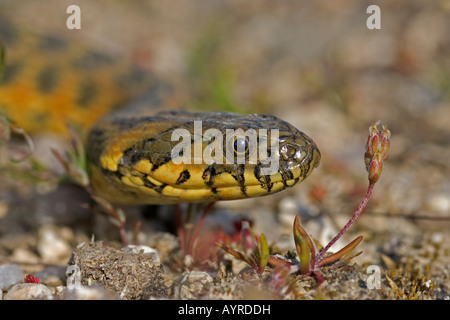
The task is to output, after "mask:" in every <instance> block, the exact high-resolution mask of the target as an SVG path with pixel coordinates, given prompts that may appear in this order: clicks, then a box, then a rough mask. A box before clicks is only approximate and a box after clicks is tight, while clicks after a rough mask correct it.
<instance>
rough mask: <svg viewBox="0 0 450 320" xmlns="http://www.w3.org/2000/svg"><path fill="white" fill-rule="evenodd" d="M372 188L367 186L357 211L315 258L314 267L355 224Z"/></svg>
mask: <svg viewBox="0 0 450 320" xmlns="http://www.w3.org/2000/svg"><path fill="white" fill-rule="evenodd" d="M373 186H374V184H373V183H370V184H369V187H368V188H367V191H366V194H365V196H364V199H363V201H362V202H361V203H360V205H359V207H358V209H357V210H356V211H355V213H354V214H353V216H352V217H351V219H350V220H349V221H348V222H347V224H346V225H345V226H344V228H342V230H341V231H340V232H339V233H338V234H337V235H336V236H335V237H334V238H333V239H332V240H331V241H330V242H329V243H328V244H327V245H326V246H325V248H324V249H323V250H322V251H321V252H320V254H319V255H318V256H317V257H316V259H315V263H314V264H315V266H316V267H317V265H318V263H319V262H320V260H322V258H323V256H324V254H325V253H326V252H327V251H328V250H329V249H330V247H331V246H332V245H333V244H334V243H335V242H336V241H338V240H339V239H340V238H341V237H342V235H343V234H344V233H345V232H346V231H347V229H348V228H350V226H351V225H352V224H353V222H355V220H356V219H357V218H358V217H359V216H360V215H361V213H362V211H363V210H364V208H365V207H366V205H367V202H368V201H369V198H370V195H371V194H372V191H373Z"/></svg>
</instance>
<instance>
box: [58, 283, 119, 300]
mask: <svg viewBox="0 0 450 320" xmlns="http://www.w3.org/2000/svg"><path fill="white" fill-rule="evenodd" d="M57 292H58V294H60V295H62V296H63V297H64V300H120V297H119V295H118V294H117V293H115V292H113V291H111V290H107V289H105V288H103V287H100V286H98V285H93V286H83V285H82V286H80V287H79V288H77V289H67V287H58V288H57Z"/></svg>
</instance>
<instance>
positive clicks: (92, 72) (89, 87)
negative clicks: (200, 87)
mask: <svg viewBox="0 0 450 320" xmlns="http://www.w3.org/2000/svg"><path fill="white" fill-rule="evenodd" d="M0 43H1V44H2V46H3V51H4V52H5V56H6V59H5V61H4V72H3V74H2V77H1V82H0V108H1V109H2V110H4V112H6V113H7V114H8V115H9V116H10V117H11V118H13V119H14V120H15V121H16V123H17V125H18V126H20V127H23V128H24V129H26V130H27V131H28V132H30V133H35V132H38V131H45V130H48V131H52V132H58V133H60V134H64V132H65V130H66V124H67V123H70V124H71V125H72V126H74V127H75V128H86V127H91V129H90V130H89V131H88V134H87V135H86V139H85V140H86V142H85V144H86V152H87V163H88V169H89V174H90V180H91V183H92V187H93V189H94V190H95V192H96V193H97V194H98V195H100V196H101V197H103V198H105V199H106V200H108V201H110V202H111V203H113V204H118V205H134V204H171V203H172V204H173V203H181V202H206V201H208V202H209V201H216V200H233V199H244V198H251V197H256V196H262V195H268V194H273V193H276V192H279V191H282V190H284V189H286V188H289V187H292V186H293V185H295V184H296V183H297V182H300V181H302V180H303V179H305V178H306V177H307V176H308V175H309V174H310V173H311V172H312V171H313V169H314V168H315V167H317V166H318V165H319V162H320V152H319V149H318V148H317V146H316V144H315V143H314V141H313V140H312V139H311V138H309V137H308V136H307V135H306V134H305V133H303V132H301V131H299V130H298V129H296V128H295V127H294V126H292V125H291V124H289V123H288V122H286V121H283V120H281V119H279V118H277V117H275V116H272V115H264V114H250V115H244V114H238V113H231V112H200V111H188V110H183V108H182V105H181V104H180V103H179V102H178V101H177V100H176V99H174V98H173V92H172V90H171V89H170V87H168V86H166V85H164V84H162V83H161V82H160V81H159V80H155V78H154V77H153V76H148V75H146V74H145V73H143V72H142V71H140V70H139V69H137V68H135V67H134V66H130V65H129V64H126V63H124V62H123V61H121V60H120V59H115V58H112V57H110V56H108V55H106V54H103V53H98V52H96V51H91V50H86V49H85V48H83V47H81V46H79V45H77V44H74V43H72V42H70V41H67V40H65V39H64V38H61V37H59V36H53V35H33V36H26V37H25V36H24V35H23V34H22V32H21V31H19V30H18V29H17V28H15V26H14V25H13V24H12V23H10V22H8V20H7V19H0ZM68 52H70V54H68ZM133 98H134V100H133ZM119 107H121V108H119ZM111 110H112V111H111ZM102 115H103V116H102ZM195 122H197V123H199V122H201V125H202V131H201V133H204V132H206V131H207V130H208V129H215V130H216V132H219V134H221V135H222V137H219V138H222V139H220V140H221V142H219V144H215V145H216V146H223V148H219V149H216V150H215V152H216V153H217V154H215V156H217V157H215V158H214V159H216V160H219V161H214V162H212V163H211V162H208V163H207V162H206V161H200V162H199V161H196V159H194V156H196V154H195V150H196V149H195V148H196V147H197V148H198V146H201V154H204V152H205V149H206V148H211V142H212V141H216V140H215V139H218V138H217V136H216V137H215V139H210V140H208V139H202V137H201V135H200V136H199V135H198V134H197V135H196V134H195V132H194V131H195ZM180 129H183V130H185V131H184V132H188V133H191V134H192V139H191V140H190V142H189V143H190V144H191V146H192V148H188V149H186V150H190V153H189V154H187V155H186V154H185V155H183V156H187V157H188V158H189V157H191V159H190V160H192V161H189V162H187V163H175V162H174V159H173V154H172V152H173V150H174V148H175V147H176V146H177V144H179V140H177V139H173V134H174V132H177V130H180ZM237 129H241V130H242V131H243V132H247V133H248V132H249V130H255V131H256V132H258V131H260V130H261V129H265V130H266V131H267V132H269V133H268V134H267V135H266V136H264V137H265V142H266V145H265V147H266V150H265V151H267V155H268V157H272V159H276V161H277V163H276V165H277V166H276V170H275V171H274V172H271V173H270V174H262V171H263V170H262V169H263V168H264V167H265V165H266V164H267V163H265V164H264V163H263V161H261V159H259V158H257V159H258V160H257V161H255V162H251V161H249V159H250V156H251V152H252V151H251V150H253V149H251V148H249V137H248V136H239V135H235V136H232V137H231V138H230V137H229V136H227V135H226V133H227V132H228V131H227V130H237ZM274 129H276V132H277V135H276V137H275V136H274V137H275V138H276V139H275V140H273V139H272V133H271V132H274V131H273V130H274ZM230 139H232V140H231V141H230ZM217 141H219V140H217ZM252 142H253V140H252ZM256 142H257V143H258V145H263V144H260V143H261V142H262V140H261V136H257V140H256ZM238 145H242V147H238ZM272 146H276V149H274V148H272ZM227 148H231V154H232V156H233V159H237V156H238V155H239V154H241V155H242V156H243V158H244V159H245V161H244V163H239V162H237V163H236V162H231V163H230V161H228V162H227V161H226V160H228V159H229V158H227V157H225V155H224V156H223V157H221V156H220V153H219V152H218V150H222V151H223V150H225V149H227ZM255 150H256V149H255ZM233 153H234V154H233ZM275 156H276V157H275Z"/></svg>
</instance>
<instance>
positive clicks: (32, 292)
mask: <svg viewBox="0 0 450 320" xmlns="http://www.w3.org/2000/svg"><path fill="white" fill-rule="evenodd" d="M52 295H53V292H52V290H50V289H49V288H48V287H47V286H46V285H43V284H41V283H19V284H16V285H15V286H14V287H12V288H11V290H9V291H8V293H7V294H5V297H4V300H32V299H46V298H47V299H48V298H49V297H52Z"/></svg>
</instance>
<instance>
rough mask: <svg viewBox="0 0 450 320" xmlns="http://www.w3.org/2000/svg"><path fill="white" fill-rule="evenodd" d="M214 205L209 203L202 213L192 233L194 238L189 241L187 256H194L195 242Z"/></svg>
mask: <svg viewBox="0 0 450 320" xmlns="http://www.w3.org/2000/svg"><path fill="white" fill-rule="evenodd" d="M213 204H214V202H210V203H208V205H207V206H206V207H205V209H204V210H203V213H202V215H201V217H200V219H198V222H197V223H196V225H195V228H194V232H193V233H192V236H191V238H190V239H189V247H188V251H187V254H192V248H193V246H194V241H195V239H196V238H197V234H198V233H199V231H200V228H201V227H202V225H203V222H204V221H205V217H206V215H207V214H208V212H209V210H210V209H211V207H212V206H213Z"/></svg>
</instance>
